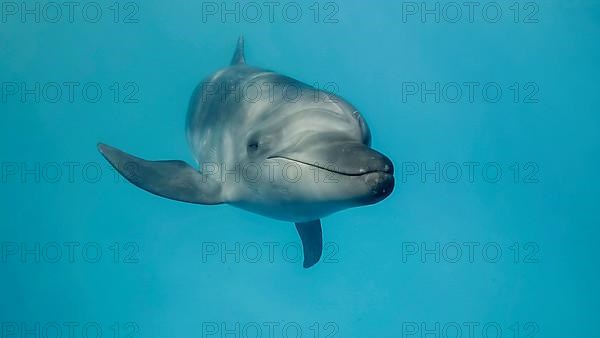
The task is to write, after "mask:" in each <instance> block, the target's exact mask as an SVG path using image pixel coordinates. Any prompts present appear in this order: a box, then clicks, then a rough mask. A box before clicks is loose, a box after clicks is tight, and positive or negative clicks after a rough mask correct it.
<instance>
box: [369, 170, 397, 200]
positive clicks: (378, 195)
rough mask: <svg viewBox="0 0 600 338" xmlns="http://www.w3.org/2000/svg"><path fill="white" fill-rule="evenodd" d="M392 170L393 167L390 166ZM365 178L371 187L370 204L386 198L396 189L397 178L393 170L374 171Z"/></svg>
mask: <svg viewBox="0 0 600 338" xmlns="http://www.w3.org/2000/svg"><path fill="white" fill-rule="evenodd" d="M390 170H391V171H393V167H390ZM364 180H365V183H366V184H367V186H369V188H370V196H368V203H369V204H373V203H377V202H379V201H381V200H383V199H385V198H386V197H388V196H389V195H390V194H391V193H392V191H394V184H395V179H394V175H393V174H392V173H391V172H390V173H388V172H382V171H379V172H372V173H369V174H367V175H365V176H364Z"/></svg>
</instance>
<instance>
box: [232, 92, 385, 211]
mask: <svg viewBox="0 0 600 338" xmlns="http://www.w3.org/2000/svg"><path fill="white" fill-rule="evenodd" d="M336 100H337V101H336V102H335V104H330V103H328V104H323V103H320V104H307V103H306V102H304V103H302V104H289V105H282V106H280V107H279V109H278V110H277V111H273V112H271V113H270V114H268V115H267V116H263V117H262V118H260V117H256V116H254V117H253V118H255V120H254V121H252V123H248V124H247V125H251V126H252V127H251V128H249V129H248V130H245V131H244V132H241V133H239V134H238V135H239V136H238V137H236V140H237V141H236V142H237V143H239V145H240V148H238V149H239V150H238V152H237V153H238V155H239V157H240V159H242V162H244V163H246V166H249V167H252V168H253V169H255V170H257V169H260V170H261V173H260V175H255V174H246V175H242V181H243V183H244V184H242V185H241V186H243V187H244V189H246V188H248V189H247V193H246V194H240V193H239V192H238V193H236V195H237V196H244V195H245V197H244V198H242V200H243V201H242V200H241V201H239V203H237V204H238V206H241V207H243V208H246V209H250V210H252V211H254V212H257V213H262V214H267V215H268V216H270V217H274V218H279V219H284V220H291V221H295V222H298V221H304V220H312V219H318V218H321V217H324V216H326V215H328V214H331V213H333V212H336V211H339V210H342V209H346V208H350V207H356V206H362V205H369V204H374V203H377V202H379V201H381V200H383V199H384V198H386V197H387V196H389V195H390V194H391V192H392V190H393V189H394V176H393V174H394V168H393V164H392V161H391V160H390V159H389V158H388V157H386V156H385V155H383V154H382V153H380V152H378V151H376V150H374V149H372V148H371V132H370V130H369V127H368V125H367V123H366V122H365V120H364V119H363V117H362V116H361V114H360V113H359V112H358V111H357V110H356V109H355V108H354V107H352V106H351V105H350V104H348V103H346V102H345V101H343V100H342V99H341V98H336ZM238 131H239V130H238ZM250 164H251V165H250ZM232 204H236V203H232Z"/></svg>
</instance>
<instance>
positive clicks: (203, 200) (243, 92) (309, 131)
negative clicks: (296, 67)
mask: <svg viewBox="0 0 600 338" xmlns="http://www.w3.org/2000/svg"><path fill="white" fill-rule="evenodd" d="M186 131H187V138H188V142H189V144H190V147H191V148H192V151H193V154H194V157H195V158H196V160H197V161H198V164H199V170H196V169H194V168H192V167H191V166H189V165H188V164H186V163H185V162H182V161H146V160H143V159H140V158H137V157H134V156H131V155H129V154H126V153H124V152H122V151H120V150H118V149H115V148H113V147H110V146H107V145H104V144H99V150H100V152H101V153H102V154H103V155H104V156H105V157H106V159H107V160H108V161H109V162H110V163H111V164H112V165H113V166H114V167H115V168H116V169H117V170H118V171H119V172H120V173H121V174H122V175H123V176H124V177H125V178H127V179H128V180H129V181H130V182H131V183H133V184H135V185H137V186H138V187H140V188H142V189H145V190H147V191H149V192H151V193H153V194H156V195H160V196H162V197H166V198H170V199H174V200H179V201H184V202H190V203H197V204H220V203H228V204H231V205H234V206H236V207H239V208H242V209H246V210H248V211H251V212H255V213H257V214H261V215H264V216H267V217H271V218H275V219H280V220H285V221H290V222H294V223H296V228H297V230H298V233H299V234H300V237H301V239H302V243H303V248H304V267H310V266H312V265H313V264H315V263H316V262H317V261H318V260H319V259H320V257H321V251H322V230H321V221H320V219H321V218H322V217H324V216H327V215H329V214H331V213H333V212H336V211H339V210H343V209H347V208H351V207H355V206H361V205H368V204H373V203H376V202H379V201H381V200H382V199H384V198H385V197H387V196H388V195H389V194H390V193H391V192H392V189H393V186H394V177H393V166H392V162H391V161H390V160H389V159H388V158H387V157H385V156H384V155H382V154H381V153H379V152H377V151H375V150H373V149H371V148H370V142H371V133H370V131H369V128H368V126H367V124H366V122H365V120H364V119H363V118H362V116H361V115H360V114H359V113H358V111H357V110H356V109H355V108H354V107H353V106H352V105H351V104H349V103H347V102H346V101H345V100H343V99H342V98H340V97H338V96H336V95H334V94H331V93H327V92H323V91H320V90H318V89H316V88H313V87H311V86H308V85H306V84H304V83H301V82H299V81H296V80H294V79H292V78H289V77H286V76H283V75H280V74H277V73H274V72H271V71H267V70H263V69H260V68H256V67H251V66H248V65H246V63H245V59H244V46H243V39H242V38H240V40H239V41H238V46H237V49H236V52H235V54H234V56H233V59H232V62H231V65H230V66H229V67H227V68H225V69H222V70H219V71H217V72H216V73H214V74H212V75H211V76H210V77H208V78H207V79H206V80H205V81H203V82H202V83H201V84H200V85H199V86H198V88H197V89H196V91H195V92H194V95H193V96H192V99H191V101H190V106H189V110H188V115H187V126H186Z"/></svg>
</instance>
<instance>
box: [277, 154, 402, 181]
mask: <svg viewBox="0 0 600 338" xmlns="http://www.w3.org/2000/svg"><path fill="white" fill-rule="evenodd" d="M278 158H280V159H284V160H288V161H292V162H296V163H301V164H304V165H308V166H311V167H314V168H318V169H322V170H325V171H328V172H330V173H334V174H338V175H342V176H356V177H358V176H364V175H368V174H373V173H380V174H387V175H393V174H394V168H393V166H391V165H384V166H383V167H382V168H379V169H358V172H348V171H341V170H339V169H337V168H336V166H335V165H333V164H332V165H329V166H325V165H321V164H319V163H309V162H306V161H301V160H297V159H294V158H291V157H287V156H280V155H275V156H269V157H267V159H268V160H270V159H278Z"/></svg>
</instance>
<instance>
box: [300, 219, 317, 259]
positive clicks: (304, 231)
mask: <svg viewBox="0 0 600 338" xmlns="http://www.w3.org/2000/svg"><path fill="white" fill-rule="evenodd" d="M296 229H297V230H298V234H299V235H300V239H301V240H302V248H303V250H304V264H303V266H304V268H310V267H311V266H313V265H315V264H316V263H317V262H318V261H319V259H321V254H322V252H323V231H322V230H321V220H318V219H317V220H314V221H310V222H303V223H296Z"/></svg>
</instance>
